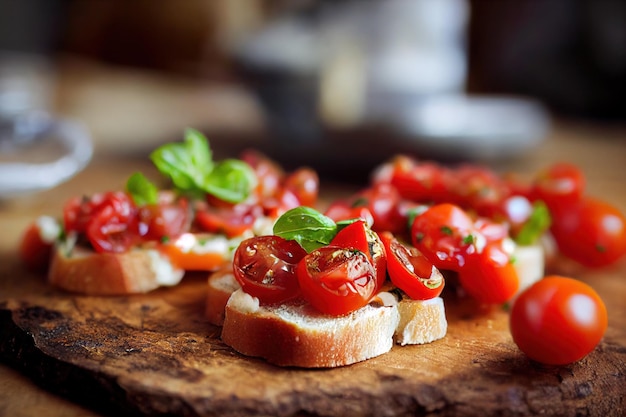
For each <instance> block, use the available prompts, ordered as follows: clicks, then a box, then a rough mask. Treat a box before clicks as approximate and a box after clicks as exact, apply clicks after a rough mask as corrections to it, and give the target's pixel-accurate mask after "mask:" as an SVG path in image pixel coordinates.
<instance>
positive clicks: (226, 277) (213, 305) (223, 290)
mask: <svg viewBox="0 0 626 417" xmlns="http://www.w3.org/2000/svg"><path fill="white" fill-rule="evenodd" d="M239 288H240V285H239V283H238V282H237V281H236V280H235V278H234V276H233V269H232V266H231V265H228V266H226V267H223V268H220V269H219V270H217V271H215V272H213V273H211V274H209V279H208V282H207V297H206V307H205V316H206V318H207V319H208V320H209V322H210V323H211V324H214V325H216V326H222V325H223V324H224V316H225V308H226V303H228V299H229V298H230V296H231V295H232V293H233V292H235V291H236V290H237V289H239Z"/></svg>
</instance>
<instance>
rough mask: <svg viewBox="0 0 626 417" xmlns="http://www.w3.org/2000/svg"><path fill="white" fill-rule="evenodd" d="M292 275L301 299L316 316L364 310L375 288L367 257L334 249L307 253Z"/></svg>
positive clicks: (349, 250) (322, 249)
mask: <svg viewBox="0 0 626 417" xmlns="http://www.w3.org/2000/svg"><path fill="white" fill-rule="evenodd" d="M296 272H297V276H298V282H299V283H300V288H301V289H302V295H303V296H304V298H305V299H306V300H307V301H308V302H309V303H310V304H311V305H312V306H313V307H315V308H316V309H317V310H319V311H320V312H322V313H325V314H331V315H334V316H341V315H344V314H349V313H351V312H353V311H355V310H358V309H359V308H361V307H363V306H365V305H366V304H367V303H368V302H369V301H370V299H371V298H372V296H373V295H374V294H375V292H376V290H377V288H378V286H377V282H376V271H375V270H374V266H373V265H372V263H371V262H370V261H369V259H368V257H367V255H365V254H364V253H363V252H360V251H354V250H351V249H346V248H340V247H336V246H324V247H321V248H319V249H317V250H314V251H313V252H311V253H309V254H308V255H306V256H305V257H304V258H303V259H302V261H300V263H299V264H298V267H297V269H296Z"/></svg>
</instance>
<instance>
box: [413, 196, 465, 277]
mask: <svg viewBox="0 0 626 417" xmlns="http://www.w3.org/2000/svg"><path fill="white" fill-rule="evenodd" d="M474 232H475V231H474V223H473V221H472V219H471V218H470V217H469V216H468V215H467V213H466V212H465V211H464V210H463V209H461V208H460V207H458V206H456V205H453V204H448V203H443V204H436V205H434V206H432V207H430V208H429V209H427V210H426V211H424V212H423V213H421V214H419V215H418V216H416V217H415V219H414V220H413V225H412V226H411V239H412V243H413V246H415V247H416V248H417V249H418V250H419V251H420V252H421V253H423V254H424V255H425V256H426V257H427V258H428V260H429V261H430V262H432V263H433V264H434V265H435V266H436V267H437V268H439V269H446V270H452V271H458V270H459V269H460V268H461V267H462V266H463V265H464V264H465V258H466V256H467V254H468V251H471V250H473V243H474Z"/></svg>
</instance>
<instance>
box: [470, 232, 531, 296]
mask: <svg viewBox="0 0 626 417" xmlns="http://www.w3.org/2000/svg"><path fill="white" fill-rule="evenodd" d="M459 282H460V283H461V286H462V287H463V289H464V290H465V291H466V292H467V293H468V294H469V295H470V296H471V297H473V298H474V299H476V300H477V301H479V302H481V303H486V304H500V303H504V302H506V301H508V300H510V299H511V298H512V297H513V296H514V295H515V293H516V292H517V290H518V289H519V284H520V283H519V276H518V275H517V270H516V269H515V266H514V265H513V263H512V261H511V259H510V257H509V255H508V254H507V253H506V252H505V251H504V250H503V249H502V247H501V245H499V244H498V242H488V243H487V244H486V246H485V247H484V248H482V250H481V251H477V252H475V253H472V254H470V255H468V256H467V258H466V264H465V265H464V267H463V268H462V269H461V270H460V271H459Z"/></svg>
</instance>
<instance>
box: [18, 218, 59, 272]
mask: <svg viewBox="0 0 626 417" xmlns="http://www.w3.org/2000/svg"><path fill="white" fill-rule="evenodd" d="M52 246H53V245H52V243H48V242H44V240H43V239H42V238H41V233H40V230H39V226H38V225H37V223H32V224H31V225H30V226H28V228H27V229H26V231H25V232H24V235H23V236H22V240H21V242H20V248H19V256H20V260H21V261H22V262H23V263H24V265H25V266H26V267H27V268H28V269H30V270H31V271H34V272H44V271H45V270H46V269H47V268H48V264H49V262H50V256H51V254H52Z"/></svg>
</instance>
